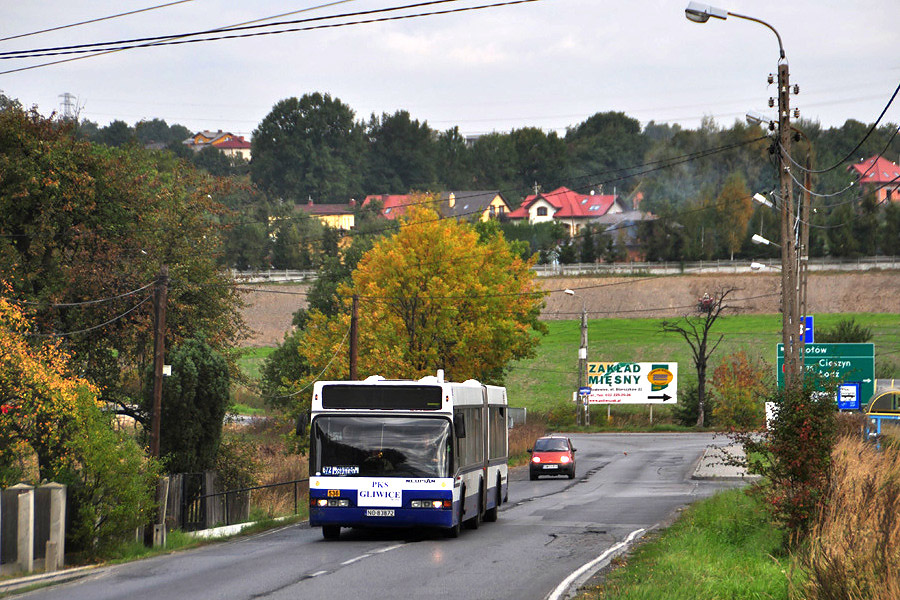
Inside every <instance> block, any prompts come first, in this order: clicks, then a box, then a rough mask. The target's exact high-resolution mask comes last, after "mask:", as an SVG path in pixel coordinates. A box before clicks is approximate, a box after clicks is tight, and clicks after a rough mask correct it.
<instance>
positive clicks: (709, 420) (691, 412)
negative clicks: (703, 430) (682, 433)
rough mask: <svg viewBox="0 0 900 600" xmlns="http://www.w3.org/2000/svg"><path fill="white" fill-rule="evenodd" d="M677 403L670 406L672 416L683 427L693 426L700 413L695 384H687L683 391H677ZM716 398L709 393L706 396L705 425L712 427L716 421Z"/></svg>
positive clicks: (697, 391) (698, 395) (698, 397)
mask: <svg viewBox="0 0 900 600" xmlns="http://www.w3.org/2000/svg"><path fill="white" fill-rule="evenodd" d="M678 394H679V398H678V403H677V404H676V405H674V406H673V407H672V416H673V417H675V420H676V421H677V422H678V423H679V424H680V425H684V426H685V427H694V426H695V425H696V424H697V418H698V417H699V415H700V391H699V390H698V389H697V384H696V383H694V384H693V385H690V386H688V387H687V388H686V389H685V391H684V392H681V391H679V393H678ZM715 413H716V399H715V397H714V396H712V395H709V396H707V397H706V419H705V423H704V424H705V425H706V426H707V427H712V426H714V425H715V423H716V416H715Z"/></svg>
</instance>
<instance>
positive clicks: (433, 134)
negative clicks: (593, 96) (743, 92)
mask: <svg viewBox="0 0 900 600" xmlns="http://www.w3.org/2000/svg"><path fill="white" fill-rule="evenodd" d="M796 127H797V129H798V130H799V131H801V132H802V138H801V137H799V134H798V138H797V142H796V143H795V144H794V148H793V153H794V157H795V159H797V160H798V162H800V163H801V164H802V163H803V162H804V160H805V157H806V155H807V154H809V155H810V156H811V157H812V158H813V162H812V168H813V169H817V168H821V167H823V166H825V165H829V166H830V165H834V164H835V163H838V162H839V161H840V160H841V159H843V158H845V157H846V156H847V152H849V151H851V150H852V149H853V148H855V147H856V145H857V144H858V143H859V142H860V140H863V139H864V138H865V142H864V143H863V144H862V145H861V146H860V147H859V148H858V150H857V154H858V156H856V157H854V158H853V159H854V160H861V159H863V158H868V157H870V156H873V155H875V154H884V155H885V156H886V157H888V158H890V157H897V156H900V141H898V140H897V138H896V137H895V136H896V132H897V126H896V125H894V124H891V123H887V124H882V125H880V126H878V127H875V128H874V129H873V131H872V132H871V134H870V135H868V137H866V135H867V132H868V130H869V128H870V126H867V125H865V124H864V123H862V122H860V121H856V120H852V119H851V120H848V121H847V122H846V123H845V124H844V125H842V126H841V127H830V128H824V127H822V126H821V125H820V124H819V123H816V122H809V121H803V120H800V121H798V122H797V123H796ZM78 130H79V132H80V135H83V136H84V137H85V138H86V139H89V140H91V141H94V142H97V143H102V144H106V145H112V146H121V145H123V144H128V143H138V144H144V145H147V144H150V143H155V144H157V146H158V145H159V144H164V145H165V147H166V148H168V149H169V150H170V151H172V152H175V153H176V154H177V155H179V156H182V157H186V158H188V159H189V160H191V162H192V163H193V164H194V165H195V166H196V167H198V168H200V169H201V170H204V171H206V172H209V173H211V174H213V175H220V176H221V175H227V176H230V177H232V178H234V179H238V180H241V181H242V182H243V183H244V184H246V185H245V188H246V189H245V191H244V192H242V194H241V195H239V197H235V198H228V199H225V203H226V204H229V203H230V204H231V208H233V209H235V210H236V211H238V212H240V213H241V220H240V224H236V225H235V232H236V235H235V236H234V238H233V242H232V243H231V244H230V246H229V249H228V250H226V259H225V262H226V263H227V264H229V266H234V267H237V268H244V267H265V266H275V267H278V268H281V267H293V268H310V267H314V266H316V265H317V264H321V262H320V261H318V262H317V260H318V259H317V258H316V257H315V256H314V254H315V252H313V253H312V254H310V252H309V251H307V250H304V246H308V244H304V242H303V240H305V239H307V238H309V239H321V237H322V236H323V235H326V234H323V232H322V231H320V230H319V229H317V226H316V225H315V224H313V223H306V222H303V220H302V217H300V216H299V215H297V214H296V212H295V211H294V208H293V207H294V205H295V204H297V203H306V202H307V201H309V200H310V199H311V200H313V201H314V202H316V203H347V202H349V201H350V199H351V198H354V199H357V200H359V199H361V198H363V197H364V196H366V195H369V194H406V193H409V192H410V191H444V190H472V189H491V190H499V191H500V192H502V193H503V194H504V196H505V198H506V199H507V201H509V202H510V203H511V204H512V205H513V207H516V206H518V204H519V203H520V202H521V200H522V199H523V198H524V197H525V196H526V195H527V194H529V193H534V191H535V190H543V191H550V190H553V189H555V188H557V187H558V186H561V185H565V186H566V187H569V188H570V189H573V190H576V191H580V192H582V193H588V192H589V191H590V190H594V191H599V192H602V193H616V194H618V195H620V196H622V197H623V198H625V199H626V201H633V200H634V199H635V198H636V197H638V198H640V199H641V203H640V209H641V210H643V211H648V212H652V213H653V214H654V215H655V216H657V217H659V218H658V219H657V220H655V221H652V222H646V223H643V224H630V225H628V227H633V228H634V231H629V230H626V231H623V232H620V231H618V230H614V231H613V232H612V233H610V232H606V237H602V236H603V235H604V231H603V229H604V228H599V227H595V228H591V229H589V230H586V231H583V232H582V235H580V236H577V237H576V239H574V240H569V239H567V236H566V235H565V234H564V233H561V234H560V235H559V236H557V237H556V238H555V239H552V240H545V241H544V242H542V243H536V244H532V247H531V250H532V251H533V252H540V253H541V255H542V257H543V259H544V260H550V259H557V260H561V261H563V262H575V261H579V260H584V261H587V262H590V261H592V260H608V261H614V260H621V259H622V258H623V257H624V252H623V250H622V248H623V245H624V241H625V239H626V238H627V239H629V240H631V241H632V242H633V243H635V244H637V245H639V246H640V247H641V248H642V250H643V252H644V254H645V255H646V257H647V258H648V259H649V260H668V261H678V260H707V259H716V258H719V259H722V258H735V257H737V258H746V257H756V258H765V257H768V256H776V255H777V253H778V250H777V249H776V248H773V247H768V248H765V247H760V246H755V245H752V243H751V237H752V235H753V234H754V233H757V234H760V235H762V236H763V237H766V238H768V239H771V240H773V241H775V240H777V239H778V235H779V215H778V214H776V213H774V212H771V211H767V210H765V209H761V208H760V207H758V206H756V205H754V203H753V202H752V201H751V197H752V195H753V194H754V193H756V192H766V191H770V190H773V189H775V188H776V187H777V181H778V179H777V176H778V175H777V171H776V169H775V167H774V163H773V160H774V154H773V147H772V143H773V142H772V140H771V139H770V138H769V137H766V133H768V132H767V131H765V130H764V129H763V128H761V127H760V126H759V125H755V124H754V125H750V124H745V123H743V122H741V121H735V122H734V123H733V124H732V125H731V126H730V127H721V126H719V125H717V124H716V123H715V122H714V121H713V120H712V119H711V118H706V119H704V120H703V122H702V123H701V125H700V126H699V127H698V128H697V129H685V128H683V127H681V126H679V125H677V124H666V123H655V122H653V121H651V122H649V123H647V124H646V125H644V126H641V124H640V122H639V121H637V120H636V119H634V118H632V117H629V116H628V115H626V114H625V113H622V112H602V113H597V114H594V115H592V116H591V117H589V118H587V119H586V120H585V121H583V122H581V123H578V124H576V125H573V126H571V127H569V128H567V130H566V132H565V134H564V135H562V136H561V135H558V134H557V133H556V132H554V131H550V132H546V131H543V130H541V129H539V128H535V127H524V128H520V129H514V130H512V131H510V132H504V133H499V132H494V133H490V134H486V135H482V136H478V137H474V138H468V139H467V138H465V137H464V136H463V135H462V134H461V133H460V131H459V128H458V127H453V128H450V129H447V130H445V131H438V130H435V129H433V128H432V127H430V126H429V125H428V123H427V122H426V121H420V120H418V119H415V118H413V116H412V115H410V113H409V112H408V111H406V110H397V111H396V112H394V113H392V114H388V113H383V114H381V115H375V114H372V115H371V116H370V117H369V118H368V120H363V119H359V118H358V117H357V115H356V113H355V112H354V110H353V109H352V108H351V107H350V106H348V105H347V104H345V103H343V102H342V101H341V100H340V99H339V98H335V97H332V96H331V95H329V94H322V93H318V92H315V93H308V94H305V95H303V96H302V97H300V98H296V97H292V98H287V99H284V100H281V101H279V102H277V103H276V104H275V105H274V106H273V107H272V110H271V111H270V112H269V114H268V115H266V117H265V118H264V119H263V120H262V121H261V122H260V124H259V125H258V126H257V128H256V129H255V130H254V131H253V137H252V146H253V147H252V153H253V160H252V161H251V162H250V164H249V165H248V164H246V163H244V162H242V161H238V162H237V163H235V162H234V161H232V160H231V159H228V158H227V157H225V156H224V155H222V153H220V152H217V151H215V150H214V149H212V148H208V149H206V150H204V151H202V152H200V153H197V154H194V153H193V152H191V151H190V150H187V149H186V148H185V146H184V145H183V144H182V143H181V142H182V141H183V140H184V139H186V138H187V137H189V136H190V134H191V132H190V131H189V130H187V129H186V128H184V127H183V126H180V125H172V126H168V125H166V123H165V121H162V120H160V119H153V120H150V121H141V122H139V123H137V124H136V125H135V126H134V127H133V128H132V127H129V126H128V125H127V124H125V123H123V122H121V121H114V122H112V123H110V124H109V125H108V126H106V127H102V128H101V127H97V126H96V124H91V123H89V122H82V123H81V124H79V127H78ZM848 166H849V163H847V164H841V165H840V166H838V167H837V168H834V169H831V170H829V171H828V172H825V173H820V174H816V175H815V176H814V177H813V179H812V188H811V191H812V193H813V197H812V207H813V215H812V217H811V221H812V226H811V228H810V229H811V230H810V254H811V255H812V256H837V257H852V256H859V255H873V254H891V255H893V254H898V253H900V207H898V206H897V205H895V204H891V203H883V204H878V203H877V202H876V201H875V199H874V196H871V195H869V196H866V195H860V192H859V189H858V187H851V188H850V189H848V190H847V191H845V192H844V193H843V194H839V195H838V196H831V195H830V194H833V193H834V192H836V191H838V190H843V189H845V188H847V187H848V185H849V183H850V182H851V181H852V180H853V179H854V176H853V175H851V174H850V173H848V172H847V167H848ZM795 173H796V174H797V177H798V179H799V178H801V176H802V171H801V170H800V169H795ZM795 189H798V188H797V187H796V186H795ZM249 190H252V191H249ZM798 191H799V190H798ZM638 194H639V196H638ZM817 194H819V195H823V196H825V197H821V196H818V195H817ZM273 218H274V219H277V220H279V222H280V223H282V224H284V223H287V222H288V221H289V222H290V226H289V227H287V228H286V230H284V233H283V235H284V236H286V238H287V239H285V240H282V241H281V242H279V241H278V238H279V237H280V236H281V235H282V233H281V228H280V227H279V231H272V230H271V227H267V226H264V225H263V221H265V220H268V221H270V222H271V221H272V219H273ZM248 221H253V223H255V224H254V225H246V224H247V223H248ZM516 235H518V236H524V237H532V238H537V237H545V236H543V235H541V234H534V235H530V236H529V235H528V234H523V233H522V232H518V233H517V234H516ZM598 236H601V237H598ZM252 240H256V243H255V244H254V242H253V241H252ZM276 244H277V245H279V246H280V247H279V248H276ZM315 245H316V246H318V244H315ZM326 245H327V246H329V247H330V246H332V245H333V244H332V243H330V242H329V243H328V244H326ZM288 247H290V248H291V249H290V250H289V249H288Z"/></svg>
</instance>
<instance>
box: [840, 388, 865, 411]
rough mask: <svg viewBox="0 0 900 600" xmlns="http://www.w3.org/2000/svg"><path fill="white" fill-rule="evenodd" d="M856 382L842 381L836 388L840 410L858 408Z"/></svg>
mask: <svg viewBox="0 0 900 600" xmlns="http://www.w3.org/2000/svg"><path fill="white" fill-rule="evenodd" d="M859 388H860V384H858V383H842V384H841V385H840V387H839V388H838V408H839V409H840V410H859Z"/></svg>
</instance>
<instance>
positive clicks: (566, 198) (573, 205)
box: [509, 187, 625, 236]
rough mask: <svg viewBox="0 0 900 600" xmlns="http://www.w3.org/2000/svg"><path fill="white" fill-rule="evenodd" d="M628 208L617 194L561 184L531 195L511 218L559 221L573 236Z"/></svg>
mask: <svg viewBox="0 0 900 600" xmlns="http://www.w3.org/2000/svg"><path fill="white" fill-rule="evenodd" d="M624 211H625V206H624V205H623V204H622V202H621V201H620V200H619V197H618V196H616V195H604V194H594V193H591V194H579V193H578V192H573V191H572V190H570V189H569V188H567V187H560V188H557V189H555V190H553V191H552V192H542V193H539V194H532V195H530V196H527V197H526V198H525V200H523V201H522V205H521V206H519V208H517V209H516V210H514V211H512V212H511V213H509V219H511V220H526V219H527V220H528V222H529V223H544V222H548V221H556V222H558V223H562V224H564V225H565V226H566V227H568V229H569V235H572V236H574V235H576V234H577V233H578V230H580V229H581V228H582V227H584V226H585V225H586V224H588V223H590V222H592V221H596V220H597V219H598V218H600V217H602V216H604V215H614V214H616V213H621V212H624Z"/></svg>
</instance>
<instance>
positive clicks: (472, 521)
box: [466, 485, 484, 529]
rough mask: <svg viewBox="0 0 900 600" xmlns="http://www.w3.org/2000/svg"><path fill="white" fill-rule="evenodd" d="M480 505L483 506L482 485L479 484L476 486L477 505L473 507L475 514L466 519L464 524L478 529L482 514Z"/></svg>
mask: <svg viewBox="0 0 900 600" xmlns="http://www.w3.org/2000/svg"><path fill="white" fill-rule="evenodd" d="M482 507H484V486H483V485H481V486H479V487H478V506H477V507H476V508H475V516H474V517H472V518H471V519H469V520H468V521H466V526H467V527H468V528H469V529H478V527H480V526H481V519H482V516H483V515H484V512H483V511H482Z"/></svg>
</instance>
